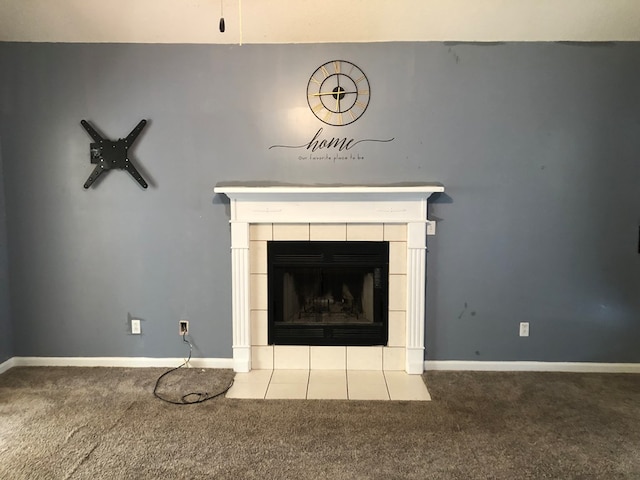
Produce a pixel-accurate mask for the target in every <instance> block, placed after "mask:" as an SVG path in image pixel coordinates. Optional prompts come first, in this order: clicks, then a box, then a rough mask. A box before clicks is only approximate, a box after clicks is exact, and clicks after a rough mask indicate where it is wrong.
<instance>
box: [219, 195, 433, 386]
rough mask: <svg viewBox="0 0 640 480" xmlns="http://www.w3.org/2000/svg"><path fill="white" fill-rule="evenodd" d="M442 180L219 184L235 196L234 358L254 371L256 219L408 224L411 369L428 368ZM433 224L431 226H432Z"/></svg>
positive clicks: (240, 367) (239, 365) (238, 367)
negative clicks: (431, 256)
mask: <svg viewBox="0 0 640 480" xmlns="http://www.w3.org/2000/svg"><path fill="white" fill-rule="evenodd" d="M443 191H444V187H443V186H442V185H441V184H438V183H420V184H392V185H371V186H355V185H322V186H293V185H275V184H274V185H268V184H267V185H265V184H259V185H238V184H219V185H217V186H216V187H215V188H214V192H215V193H221V194H225V195H226V196H228V197H229V199H230V201H231V251H232V290H233V300H232V307H233V313H232V315H233V363H234V370H235V371H236V372H248V371H250V370H251V331H250V329H251V321H250V303H249V302H250V281H249V279H250V272H249V246H250V239H249V226H250V225H251V224H264V223H271V224H287V223H289V224H290V223H308V224H336V223H348V224H358V223H360V224H400V225H406V227H407V288H406V290H407V299H406V300H407V302H406V305H407V312H406V362H405V365H406V367H405V370H406V371H407V373H411V374H420V373H422V372H423V370H424V323H425V281H426V278H425V277H426V271H425V259H426V236H427V232H428V231H429V233H432V232H434V231H435V229H434V228H433V227H435V225H434V224H433V222H431V221H429V220H428V219H427V202H428V199H429V197H430V196H431V195H432V194H433V193H437V192H443ZM427 226H429V228H427Z"/></svg>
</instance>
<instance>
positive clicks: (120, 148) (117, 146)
mask: <svg viewBox="0 0 640 480" xmlns="http://www.w3.org/2000/svg"><path fill="white" fill-rule="evenodd" d="M146 124H147V121H146V120H141V121H140V123H138V125H136V127H135V128H134V129H133V130H131V133H129V135H127V138H124V139H123V138H119V139H118V140H116V141H114V140H109V139H106V138H103V137H102V136H101V135H100V134H99V133H98V132H96V130H95V129H94V128H93V127H92V126H91V124H90V123H89V122H87V121H86V120H82V121H81V122H80V125H82V126H83V127H84V129H85V130H86V131H87V133H88V134H89V135H90V136H91V138H93V140H94V142H93V143H92V144H91V150H90V156H91V163H94V164H96V168H94V169H93V172H91V175H89V178H88V179H87V181H86V182H85V183H84V188H89V187H90V186H91V185H92V184H93V182H95V181H96V180H97V179H98V177H99V176H100V175H102V174H103V173H104V172H105V171H107V170H112V169H114V168H117V169H119V170H126V171H127V172H129V173H130V174H131V176H132V177H133V178H135V179H136V181H137V182H138V183H139V184H140V185H141V186H142V188H147V187H148V186H149V185H147V182H145V181H144V178H142V175H140V172H138V170H137V169H136V167H135V166H134V165H133V163H131V160H129V157H128V150H129V147H131V145H133V142H135V141H136V138H138V135H140V132H142V129H143V128H144V126H145V125H146Z"/></svg>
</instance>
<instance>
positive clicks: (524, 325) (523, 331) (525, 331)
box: [520, 322, 529, 337]
mask: <svg viewBox="0 0 640 480" xmlns="http://www.w3.org/2000/svg"><path fill="white" fill-rule="evenodd" d="M520 336H521V337H528V336H529V322H520Z"/></svg>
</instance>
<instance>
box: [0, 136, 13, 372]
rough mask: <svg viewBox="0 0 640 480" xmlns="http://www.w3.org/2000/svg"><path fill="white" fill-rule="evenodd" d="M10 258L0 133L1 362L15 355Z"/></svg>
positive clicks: (0, 137)
mask: <svg viewBox="0 0 640 480" xmlns="http://www.w3.org/2000/svg"><path fill="white" fill-rule="evenodd" d="M8 260H9V256H8V251H7V217H6V210H5V202H4V175H3V173H2V136H1V135H0V363H2V362H4V361H5V360H7V359H9V358H11V357H12V356H13V338H12V335H11V316H10V308H9V264H8Z"/></svg>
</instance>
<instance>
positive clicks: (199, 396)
mask: <svg viewBox="0 0 640 480" xmlns="http://www.w3.org/2000/svg"><path fill="white" fill-rule="evenodd" d="M182 341H183V342H184V343H186V344H188V345H189V358H187V359H186V360H185V361H184V363H182V364H181V365H179V366H177V367H175V368H172V369H171V370H167V371H166V372H164V373H163V374H162V375H160V376H159V377H158V380H156V385H155V387H153V396H154V397H156V398H159V399H160V400H162V401H163V402H167V403H171V404H172V405H193V404H196V403H203V402H206V401H207V400H213V399H214V398H217V397H219V396H221V395H224V394H225V393H227V392H228V391H229V389H230V388H231V386H232V385H233V380H231V383H229V386H228V387H227V388H225V389H224V390H222V391H221V392H218V393H215V394H209V392H191V393H186V394H184V395H182V397H180V401H179V402H177V401H175V400H171V399H169V398H164V397H162V396H160V394H159V393H158V388H159V387H160V381H161V380H162V379H163V378H164V377H165V376H167V375H169V374H170V373H172V372H175V371H176V370H179V369H181V368H182V367H184V366H186V365H189V361H190V360H191V354H192V353H193V345H191V342H190V341H188V340H187V334H186V333H183V334H182ZM192 397H194V398H192Z"/></svg>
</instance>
